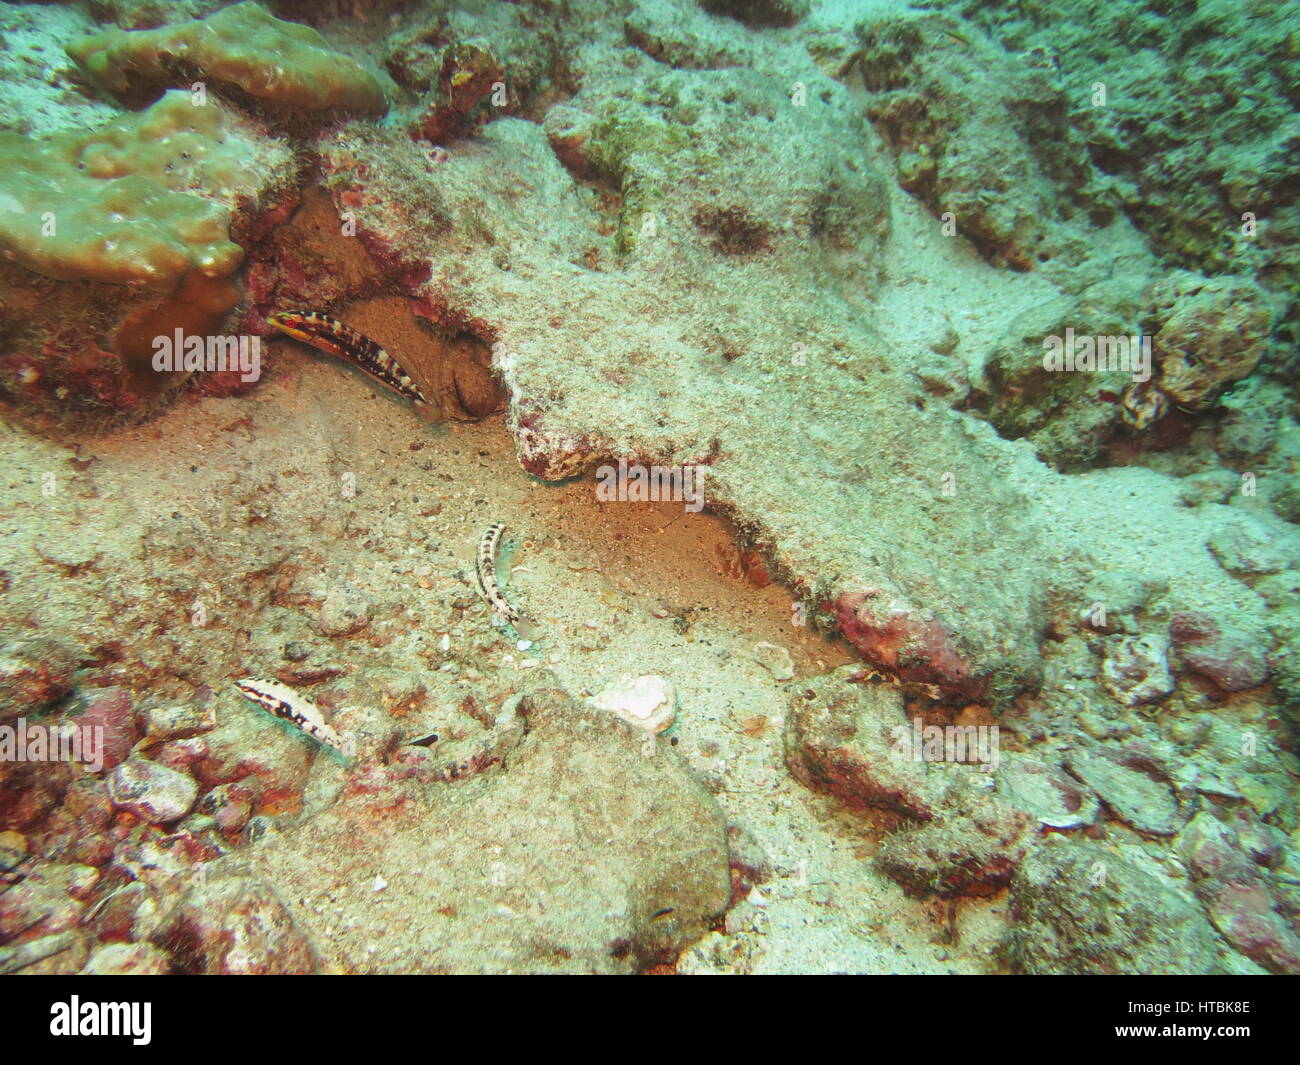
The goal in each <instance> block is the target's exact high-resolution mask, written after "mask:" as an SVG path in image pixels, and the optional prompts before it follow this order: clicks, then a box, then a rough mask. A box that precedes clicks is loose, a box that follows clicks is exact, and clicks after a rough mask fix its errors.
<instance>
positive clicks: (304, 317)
mask: <svg viewBox="0 0 1300 1065" xmlns="http://www.w3.org/2000/svg"><path fill="white" fill-rule="evenodd" d="M266 320H267V322H268V323H269V324H270V325H271V326H273V327H274V328H276V329H278V330H280V332H281V333H285V334H287V335H288V336H291V337H293V338H294V340H301V341H302V342H303V343H304V344H310V345H311V346H312V347H313V348H316V349H317V350H319V351H323V352H325V353H326V354H328V355H333V356H335V357H336V358H340V359H343V360H345V361H346V362H350V363H352V365H353V366H356V367H358V368H359V369H361V370H363V371H364V372H365V373H366V374H368V375H369V376H370V377H372V378H374V379H375V380H376V381H378V382H379V383H380V384H381V385H383V386H384V387H386V388H390V389H392V390H393V391H394V392H396V393H397V394H398V395H399V396H405V397H406V398H407V399H409V400H411V402H412V403H414V404H415V405H416V407H417V408H420V409H428V408H429V407H430V404H429V401H428V400H427V399H425V398H424V393H423V392H421V391H420V389H419V386H418V385H416V383H415V382H414V381H413V380H412V379H411V375H410V374H408V373H407V372H406V371H405V370H404V369H403V368H402V366H401V364H400V363H399V362H398V361H397V360H396V359H395V358H393V357H392V356H391V355H390V354H388V352H387V351H385V350H384V349H383V347H382V346H381V345H379V344H376V343H375V342H374V341H373V340H371V339H370V338H369V337H368V336H366V335H365V334H364V333H358V332H357V331H356V330H355V329H353V328H352V327H351V326H348V325H344V324H343V323H342V322H340V321H339V320H338V319H337V318H331V317H330V316H329V315H328V314H321V313H320V312H319V311H276V312H275V313H274V314H272V315H270V316H269V317H268V318H267V319H266Z"/></svg>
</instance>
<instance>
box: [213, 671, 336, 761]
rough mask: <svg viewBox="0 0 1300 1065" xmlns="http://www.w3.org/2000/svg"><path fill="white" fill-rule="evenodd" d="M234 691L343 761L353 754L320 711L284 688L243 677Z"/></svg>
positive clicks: (272, 682) (269, 681)
mask: <svg viewBox="0 0 1300 1065" xmlns="http://www.w3.org/2000/svg"><path fill="white" fill-rule="evenodd" d="M235 690H236V691H237V692H239V694H240V695H242V696H243V697H244V698H245V699H248V700H249V701H250V702H254V703H257V705H258V706H260V707H262V708H263V709H265V710H269V711H270V712H271V713H272V714H273V715H275V716H276V717H278V718H279V719H280V720H281V721H287V722H289V724H291V725H292V726H293V727H294V728H296V729H300V730H301V731H303V732H305V733H306V734H307V735H308V736H310V737H311V738H312V739H314V740H315V741H316V742H317V743H323V744H324V745H325V746H326V747H333V748H334V750H336V751H338V752H339V753H340V754H342V755H344V756H345V757H349V758H350V757H351V756H352V754H353V750H352V744H351V742H350V741H349V739H348V738H345V737H343V736H340V735H339V734H338V733H337V732H336V731H335V730H334V728H333V726H332V725H330V724H329V722H327V721H326V720H325V715H324V714H322V713H321V711H320V707H318V706H317V705H316V704H315V703H313V702H311V701H310V700H308V699H306V698H304V697H303V696H302V695H301V694H299V693H298V692H296V691H294V690H293V689H292V688H290V687H289V686H288V685H286V684H277V683H276V682H275V681H273V680H256V679H254V678H252V677H246V678H245V679H243V680H237V681H235Z"/></svg>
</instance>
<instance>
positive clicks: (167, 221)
mask: <svg viewBox="0 0 1300 1065" xmlns="http://www.w3.org/2000/svg"><path fill="white" fill-rule="evenodd" d="M247 152H248V146H247V145H246V144H245V143H244V142H243V139H242V138H240V137H237V136H236V135H235V134H234V131H233V130H232V129H229V128H228V118H227V113H226V112H225V110H224V109H223V108H221V107H220V106H218V105H215V104H213V103H211V102H209V103H208V104H206V105H204V106H202V107H195V106H193V105H192V104H191V102H190V97H189V95H188V94H186V93H180V92H175V93H168V94H167V95H165V96H164V97H163V98H162V99H161V100H159V101H158V102H157V103H156V104H154V105H153V106H152V107H151V108H149V110H147V111H145V112H143V113H141V114H139V115H131V116H127V117H125V118H121V119H117V120H115V121H113V122H110V123H107V124H106V125H104V126H102V127H100V128H99V129H95V130H90V131H80V130H79V131H75V132H64V133H56V134H54V135H52V136H50V137H46V138H43V139H41V140H37V141H32V140H31V139H29V138H27V137H22V136H20V135H18V134H11V133H9V134H0V155H3V156H4V157H5V158H6V159H9V160H11V162H10V165H9V166H8V167H6V168H5V170H4V171H3V173H0V254H2V255H3V256H4V257H5V259H7V260H8V261H10V262H16V263H18V264H19V265H21V266H24V267H26V268H27V269H29V270H31V271H33V272H35V273H38V274H42V275H44V276H46V277H52V278H56V279H58V280H61V281H106V282H111V283H118V284H127V283H135V284H142V285H145V286H147V287H149V288H155V289H170V288H172V287H173V286H174V285H175V284H176V282H177V280H178V279H179V278H180V277H181V276H182V275H183V274H185V273H186V272H188V271H190V270H191V269H193V270H197V271H199V272H200V273H202V274H204V275H205V276H208V277H225V276H228V275H230V274H232V273H234V272H235V270H236V269H237V268H238V267H239V264H240V262H241V261H242V259H243V251H242V250H241V249H240V247H239V245H238V244H235V243H232V242H231V240H230V215H229V211H228V209H227V208H226V207H225V206H224V205H223V204H222V203H218V202H214V201H213V200H212V199H207V198H204V197H203V196H199V195H196V194H195V193H194V192H193V191H192V190H194V189H205V190H209V189H210V190H213V193H214V195H217V196H222V195H223V194H224V196H225V197H226V198H228V199H230V200H233V199H234V197H235V195H236V190H238V189H239V188H240V187H241V186H242V185H244V184H246V183H247V178H246V177H245V176H244V175H243V171H244V163H243V162H242V160H244V159H246V158H247Z"/></svg>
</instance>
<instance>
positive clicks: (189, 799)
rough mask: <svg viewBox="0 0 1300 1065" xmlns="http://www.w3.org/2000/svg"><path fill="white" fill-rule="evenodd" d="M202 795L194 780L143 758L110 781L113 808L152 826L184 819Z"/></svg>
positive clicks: (124, 766)
mask: <svg viewBox="0 0 1300 1065" xmlns="http://www.w3.org/2000/svg"><path fill="white" fill-rule="evenodd" d="M198 795H199V786H198V784H196V783H195V782H194V779H193V778H192V777H190V776H187V775H186V774H184V773H180V772H178V771H176V770H175V769H168V768H167V767H166V766H165V765H159V764H157V763H156V762H148V761H145V760H144V759H142V758H135V759H132V760H131V761H128V762H124V763H122V765H120V766H118V767H117V768H116V769H115V770H113V774H112V776H110V777H109V778H108V797H109V798H110V799H111V800H112V802H113V805H114V806H116V807H117V808H118V809H119V810H126V811H127V812H128V813H132V814H135V816H136V817H138V818H140V819H141V820H142V821H148V822H149V823H150V824H152V825H161V824H166V823H167V822H169V821H176V820H178V819H179V818H182V817H184V816H185V815H186V814H187V813H189V812H190V809H191V808H192V807H193V806H194V800H195V799H197V798H198Z"/></svg>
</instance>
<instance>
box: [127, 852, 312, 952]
mask: <svg viewBox="0 0 1300 1065" xmlns="http://www.w3.org/2000/svg"><path fill="white" fill-rule="evenodd" d="M151 938H152V942H153V943H154V945H155V946H157V947H159V948H161V949H163V950H165V951H167V953H168V954H170V955H171V957H172V960H173V962H174V964H175V965H176V967H177V968H178V969H179V971H181V972H185V973H194V974H200V975H208V976H217V975H226V976H239V975H243V976H267V975H285V974H302V973H314V972H316V971H317V968H318V963H317V959H316V956H315V952H314V950H313V948H312V944H311V941H310V940H309V939H308V938H307V937H306V935H304V933H303V932H302V930H301V929H300V928H299V927H298V926H297V925H296V924H295V923H294V920H293V917H292V916H291V915H290V913H289V910H288V909H287V908H286V907H285V905H284V904H283V903H282V902H281V901H280V899H279V898H278V897H276V894H275V893H274V892H273V891H272V890H271V889H270V888H269V887H268V886H267V885H266V884H265V883H262V882H261V881H259V880H257V879H256V878H253V877H248V876H242V875H235V874H234V873H233V872H231V873H229V874H226V875H217V874H213V875H211V876H209V877H206V878H205V879H204V880H203V882H201V883H199V884H197V885H196V886H194V887H193V888H191V889H190V890H189V891H188V892H187V893H186V894H185V895H184V896H183V897H182V898H181V899H180V901H179V902H178V903H177V905H176V907H175V908H174V909H173V910H172V912H171V913H170V914H169V915H168V916H167V918H166V919H165V920H164V922H163V924H162V927H161V928H159V929H158V930H157V931H156V932H155V933H154V934H153V936H152V937H151Z"/></svg>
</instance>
